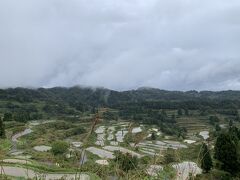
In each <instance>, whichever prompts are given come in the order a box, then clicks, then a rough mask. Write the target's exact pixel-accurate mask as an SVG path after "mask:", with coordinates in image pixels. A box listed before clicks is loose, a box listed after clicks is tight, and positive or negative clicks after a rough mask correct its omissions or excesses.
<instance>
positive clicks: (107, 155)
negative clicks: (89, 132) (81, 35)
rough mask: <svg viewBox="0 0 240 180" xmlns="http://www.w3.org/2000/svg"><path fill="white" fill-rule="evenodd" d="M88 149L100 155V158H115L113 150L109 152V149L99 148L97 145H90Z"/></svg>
mask: <svg viewBox="0 0 240 180" xmlns="http://www.w3.org/2000/svg"><path fill="white" fill-rule="evenodd" d="M86 150H87V151H89V152H91V153H93V154H95V155H97V156H99V157H100V158H103V159H104V158H106V159H113V158H114V155H113V153H112V152H109V151H106V150H103V149H99V148H96V147H89V148H87V149H86Z"/></svg>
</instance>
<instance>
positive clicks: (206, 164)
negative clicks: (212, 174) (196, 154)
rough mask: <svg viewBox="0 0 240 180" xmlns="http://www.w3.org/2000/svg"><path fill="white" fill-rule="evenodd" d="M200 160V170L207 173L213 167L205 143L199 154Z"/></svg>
mask: <svg viewBox="0 0 240 180" xmlns="http://www.w3.org/2000/svg"><path fill="white" fill-rule="evenodd" d="M200 159H201V168H202V169H203V170H204V171H205V172H206V173H208V172H209V171H210V170H211V168H212V167H213V163H212V158H211V154H210V152H209V149H208V147H207V145H206V144H205V143H203V145H202V150H201V153H200Z"/></svg>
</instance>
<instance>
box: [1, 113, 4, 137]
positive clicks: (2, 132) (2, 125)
mask: <svg viewBox="0 0 240 180" xmlns="http://www.w3.org/2000/svg"><path fill="white" fill-rule="evenodd" d="M0 138H5V127H4V123H3V120H2V118H1V117H0Z"/></svg>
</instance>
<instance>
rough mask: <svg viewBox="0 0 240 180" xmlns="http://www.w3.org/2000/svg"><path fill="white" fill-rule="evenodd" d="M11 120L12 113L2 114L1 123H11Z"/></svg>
mask: <svg viewBox="0 0 240 180" xmlns="http://www.w3.org/2000/svg"><path fill="white" fill-rule="evenodd" d="M12 120H13V117H12V113H10V112H7V113H4V116H3V121H12Z"/></svg>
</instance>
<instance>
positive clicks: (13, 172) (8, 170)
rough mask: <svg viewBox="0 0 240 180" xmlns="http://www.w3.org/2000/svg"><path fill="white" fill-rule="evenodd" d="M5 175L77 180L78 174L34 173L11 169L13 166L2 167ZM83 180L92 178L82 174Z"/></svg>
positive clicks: (21, 169)
mask: <svg viewBox="0 0 240 180" xmlns="http://www.w3.org/2000/svg"><path fill="white" fill-rule="evenodd" d="M2 168H3V170H4V172H5V175H8V176H12V177H23V178H26V179H27V178H32V179H33V178H39V179H40V178H44V179H45V180H53V179H62V178H64V179H65V180H72V179H75V177H76V174H64V173H56V174H52V173H51V174H50V173H39V172H36V171H33V170H31V169H25V168H20V167H11V166H2ZM78 176H79V175H78ZM80 179H81V180H90V176H89V175H87V174H80Z"/></svg>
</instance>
